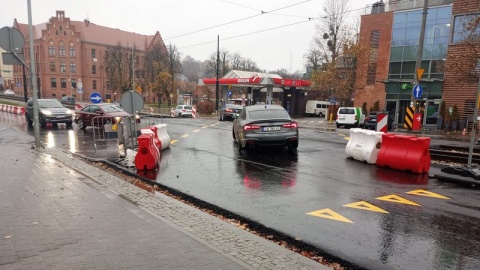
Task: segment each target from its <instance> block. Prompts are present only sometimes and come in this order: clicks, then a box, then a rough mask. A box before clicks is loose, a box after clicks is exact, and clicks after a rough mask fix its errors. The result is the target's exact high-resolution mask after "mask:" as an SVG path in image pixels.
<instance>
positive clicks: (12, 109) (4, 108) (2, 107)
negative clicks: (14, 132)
mask: <svg viewBox="0 0 480 270" xmlns="http://www.w3.org/2000/svg"><path fill="white" fill-rule="evenodd" d="M0 112H8V113H13V114H25V108H24V107H18V106H12V105H6V104H0Z"/></svg>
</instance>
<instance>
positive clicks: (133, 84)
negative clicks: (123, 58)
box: [132, 47, 135, 91]
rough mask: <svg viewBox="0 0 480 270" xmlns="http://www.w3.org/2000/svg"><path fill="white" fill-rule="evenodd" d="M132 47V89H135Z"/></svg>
mask: <svg viewBox="0 0 480 270" xmlns="http://www.w3.org/2000/svg"><path fill="white" fill-rule="evenodd" d="M133 48H134V47H132V90H133V91H135V65H134V58H133V53H134V51H133Z"/></svg>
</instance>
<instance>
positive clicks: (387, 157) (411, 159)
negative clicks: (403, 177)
mask: <svg viewBox="0 0 480 270" xmlns="http://www.w3.org/2000/svg"><path fill="white" fill-rule="evenodd" d="M377 165H378V166H380V167H390V168H393V169H397V170H402V171H411V172H414V173H426V172H428V170H430V138H429V137H416V136H407V135H395V134H386V133H384V134H383V135H382V146H381V148H380V152H379V153H378V157H377Z"/></svg>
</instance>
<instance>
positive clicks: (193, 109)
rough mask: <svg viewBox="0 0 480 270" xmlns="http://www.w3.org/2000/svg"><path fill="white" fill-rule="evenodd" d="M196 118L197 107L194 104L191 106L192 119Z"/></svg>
mask: <svg viewBox="0 0 480 270" xmlns="http://www.w3.org/2000/svg"><path fill="white" fill-rule="evenodd" d="M193 118H197V107H196V106H195V105H193V106H192V119H193Z"/></svg>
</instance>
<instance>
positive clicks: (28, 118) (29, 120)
mask: <svg viewBox="0 0 480 270" xmlns="http://www.w3.org/2000/svg"><path fill="white" fill-rule="evenodd" d="M25 118H27V124H28V126H29V127H31V126H33V121H32V119H30V117H29V116H28V114H27V115H26V116H25Z"/></svg>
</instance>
